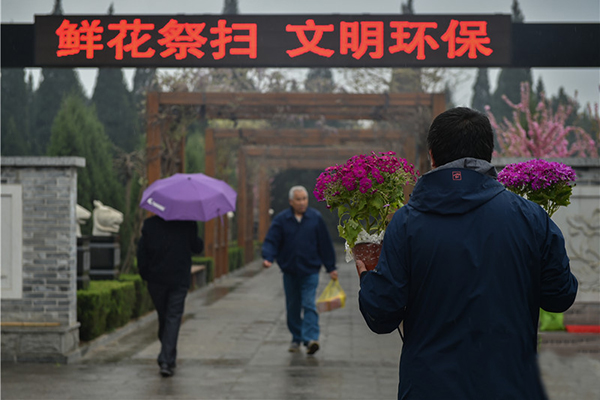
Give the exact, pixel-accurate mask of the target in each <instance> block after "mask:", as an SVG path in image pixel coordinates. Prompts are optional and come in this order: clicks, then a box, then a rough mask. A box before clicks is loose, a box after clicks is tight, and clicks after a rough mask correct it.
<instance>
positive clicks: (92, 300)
mask: <svg viewBox="0 0 600 400" xmlns="http://www.w3.org/2000/svg"><path fill="white" fill-rule="evenodd" d="M96 282H99V281H91V282H90V287H89V288H88V289H85V290H78V291H77V320H78V321H79V323H80V324H81V326H80V327H79V338H80V339H81V340H83V341H88V340H92V339H94V338H96V337H98V336H100V335H102V334H103V333H104V332H106V317H107V316H108V313H109V312H110V307H111V298H110V296H111V291H110V290H109V289H108V288H105V287H99V286H97V285H94V283H96Z"/></svg>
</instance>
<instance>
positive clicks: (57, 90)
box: [31, 68, 85, 155]
mask: <svg viewBox="0 0 600 400" xmlns="http://www.w3.org/2000/svg"><path fill="white" fill-rule="evenodd" d="M70 93H75V94H76V95H77V96H79V98H80V101H84V99H85V95H84V94H83V89H82V87H81V83H80V82H79V78H78V77H77V74H76V72H75V70H73V69H64V68H42V75H41V81H40V86H39V87H38V89H37V91H36V92H35V94H34V98H33V113H34V117H33V127H32V132H31V133H32V145H33V148H32V151H33V153H34V154H38V155H42V154H46V149H47V147H48V143H49V141H50V133H51V132H50V129H51V127H52V122H53V121H54V118H55V117H56V114H57V113H58V109H59V108H60V104H61V103H62V100H63V99H64V97H66V95H67V94H70Z"/></svg>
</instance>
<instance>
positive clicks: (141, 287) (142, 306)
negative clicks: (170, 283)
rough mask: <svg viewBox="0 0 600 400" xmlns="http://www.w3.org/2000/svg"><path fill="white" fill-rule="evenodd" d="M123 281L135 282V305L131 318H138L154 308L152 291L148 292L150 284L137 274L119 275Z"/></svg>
mask: <svg viewBox="0 0 600 400" xmlns="http://www.w3.org/2000/svg"><path fill="white" fill-rule="evenodd" d="M119 281H121V282H133V284H134V285H135V305H134V307H133V312H132V314H131V318H138V317H141V316H142V315H144V314H146V313H147V312H148V311H152V310H154V304H153V303H152V298H151V297H150V293H148V284H147V282H146V281H144V280H143V279H142V277H141V276H139V275H137V274H121V275H120V276H119Z"/></svg>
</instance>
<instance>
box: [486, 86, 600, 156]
mask: <svg viewBox="0 0 600 400" xmlns="http://www.w3.org/2000/svg"><path fill="white" fill-rule="evenodd" d="M503 99H504V101H505V102H506V104H508V105H509V106H510V107H511V108H512V110H513V111H512V118H513V120H512V121H510V120H509V119H508V118H504V120H503V121H502V122H501V123H498V122H497V121H496V118H495V117H494V114H492V111H491V109H490V107H489V106H487V107H486V112H487V114H488V117H489V118H490V122H491V124H492V127H493V128H494V130H495V131H496V134H497V139H498V143H499V145H500V151H495V152H494V156H495V157H534V158H542V157H561V158H562V157H598V144H597V143H596V141H594V139H593V138H592V137H591V136H590V135H589V134H588V133H587V132H585V131H584V130H583V129H582V128H580V127H577V126H565V123H566V120H567V118H568V117H569V115H571V113H572V112H573V105H572V104H568V105H566V106H565V105H562V104H561V105H559V106H558V109H557V111H556V112H555V113H554V112H553V111H552V107H551V104H550V101H549V100H547V99H546V98H545V97H544V96H543V94H542V96H541V99H540V101H539V103H538V104H537V105H536V107H535V110H533V111H532V107H530V99H531V89H530V87H529V84H528V83H527V82H523V83H521V102H520V103H519V104H513V103H512V102H511V101H510V100H508V98H506V96H503Z"/></svg>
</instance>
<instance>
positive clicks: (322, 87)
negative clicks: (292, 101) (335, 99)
mask: <svg viewBox="0 0 600 400" xmlns="http://www.w3.org/2000/svg"><path fill="white" fill-rule="evenodd" d="M304 89H305V90H306V91H307V92H311V93H333V91H334V90H335V83H334V82H333V74H332V73H331V69H329V68H311V69H310V70H309V71H308V75H307V76H306V80H305V81H304Z"/></svg>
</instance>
